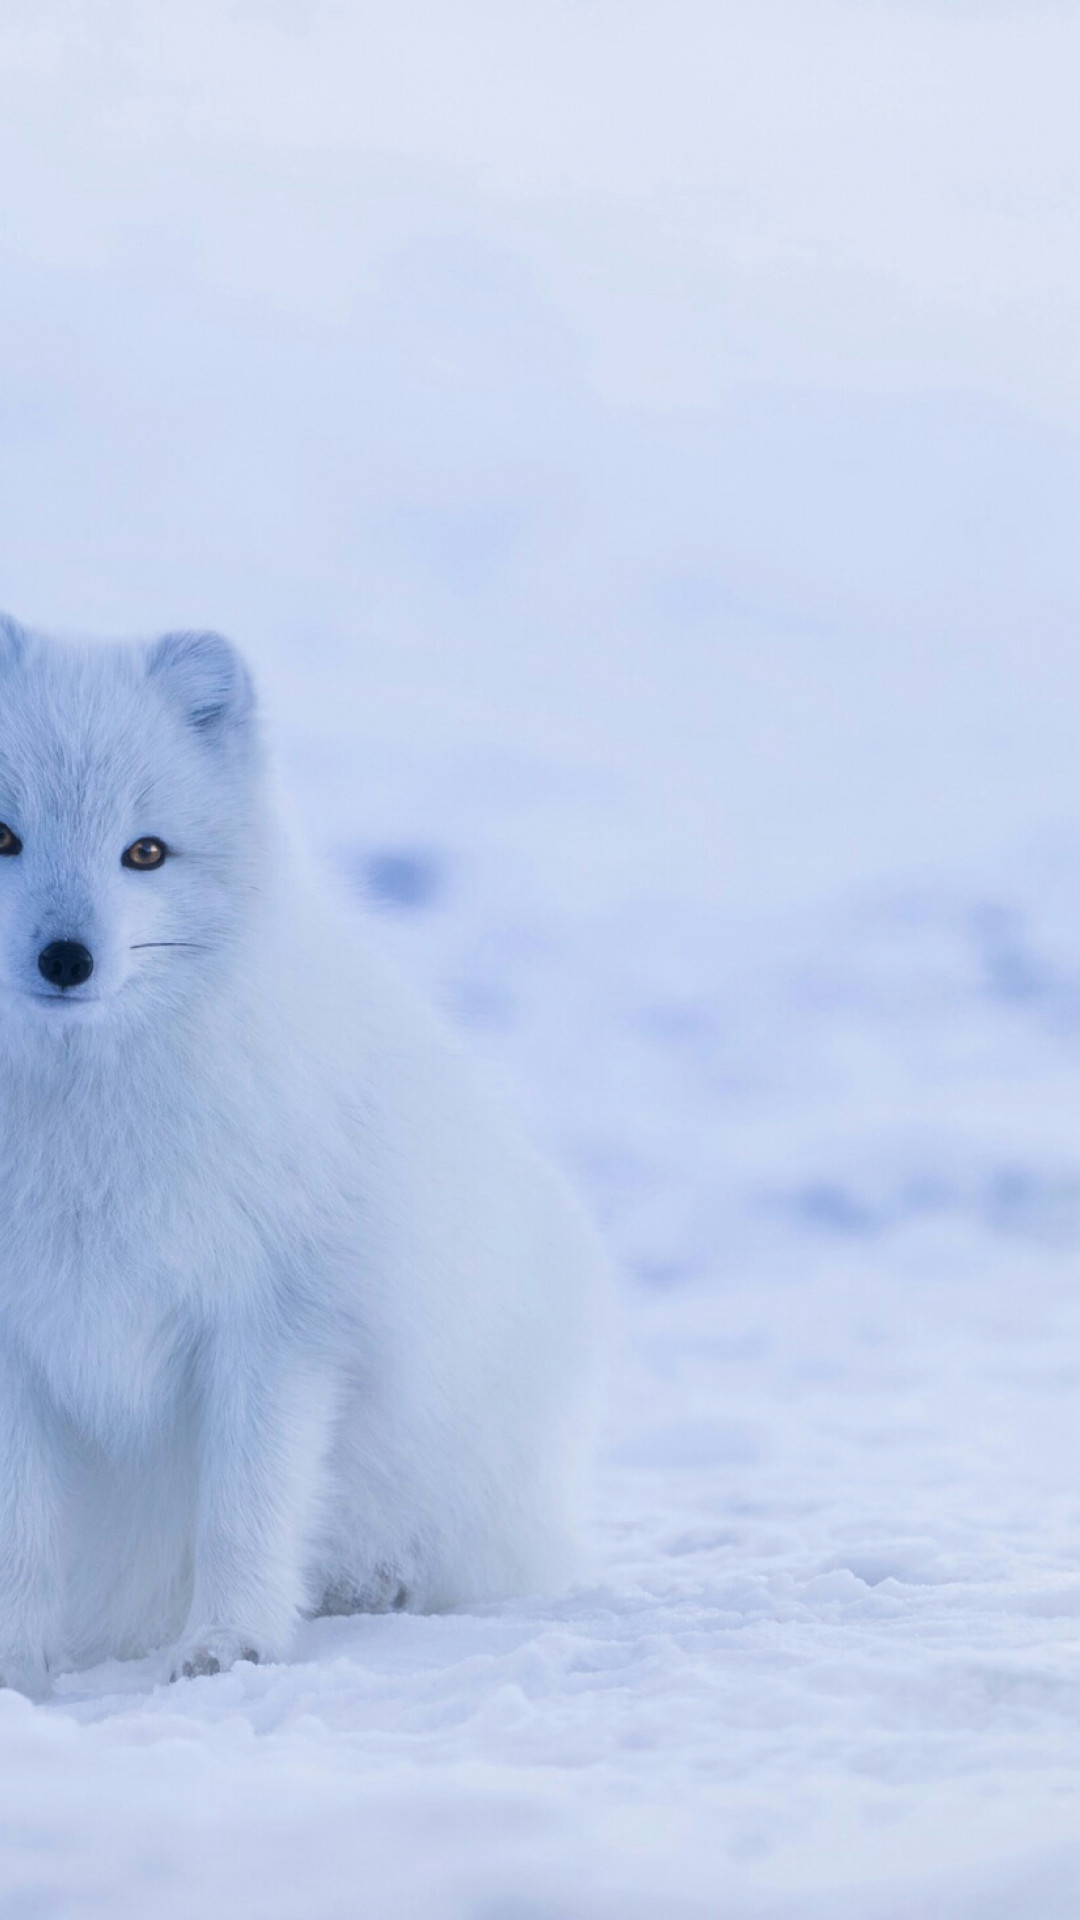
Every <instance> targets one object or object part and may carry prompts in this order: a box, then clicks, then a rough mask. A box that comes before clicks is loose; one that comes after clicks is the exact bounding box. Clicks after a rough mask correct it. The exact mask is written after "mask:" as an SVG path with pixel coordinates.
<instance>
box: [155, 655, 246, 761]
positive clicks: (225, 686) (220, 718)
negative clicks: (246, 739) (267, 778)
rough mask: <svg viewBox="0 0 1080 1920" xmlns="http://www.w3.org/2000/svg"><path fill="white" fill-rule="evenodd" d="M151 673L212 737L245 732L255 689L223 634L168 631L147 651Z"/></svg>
mask: <svg viewBox="0 0 1080 1920" xmlns="http://www.w3.org/2000/svg"><path fill="white" fill-rule="evenodd" d="M146 670H147V673H148V674H149V675H150V677H151V679H156V680H158V681H160V683H161V686H162V690H163V691H166V692H167V693H168V695H169V697H170V699H172V700H175V701H176V703H177V705H178V706H180V707H181V708H182V709H183V712H184V715H185V718H186V719H187V721H188V724H189V726H192V727H194V729H195V731H196V733H201V734H203V735H204V736H205V737H206V738H207V739H212V738H223V737H225V736H227V735H229V734H236V733H238V732H241V731H246V730H247V729H248V728H249V727H250V724H251V718H252V715H253V713H254V710H255V689H254V687H253V686H252V684H251V675H250V674H249V672H248V670H247V668H246V666H245V665H244V662H243V661H242V660H241V658H240V655H239V654H238V653H237V651H236V648H235V647H232V646H230V644H229V642H228V641H227V640H223V639H222V637H221V635H220V634H219V633H166V634H163V635H162V638H161V639H160V640H155V641H153V642H152V644H151V645H150V647H149V648H148V650H147V655H146Z"/></svg>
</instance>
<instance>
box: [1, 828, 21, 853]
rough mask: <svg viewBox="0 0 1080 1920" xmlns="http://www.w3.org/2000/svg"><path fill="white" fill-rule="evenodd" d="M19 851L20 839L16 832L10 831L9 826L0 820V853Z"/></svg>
mask: <svg viewBox="0 0 1080 1920" xmlns="http://www.w3.org/2000/svg"><path fill="white" fill-rule="evenodd" d="M21 852H22V841H21V840H20V839H19V836H18V834H17V833H12V831H11V828H10V827H5V826H4V825H3V823H2V822H0V854H5V853H21Z"/></svg>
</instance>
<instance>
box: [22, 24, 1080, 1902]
mask: <svg viewBox="0 0 1080 1920" xmlns="http://www.w3.org/2000/svg"><path fill="white" fill-rule="evenodd" d="M1078 61H1080V20H1078V18H1077V14H1076V10H1075V9H1074V8H1072V7H1070V6H1068V5H1067V4H1053V0H1045V4H1038V3H1037V0H1022V4H1015V5H1013V4H1009V3H1008V0H998V3H997V4H992V3H991V0H985V4H982V3H980V0H940V4H934V0H924V3H923V4H915V0H911V4H906V3H905V0H876V3H871V0H755V4H754V6H752V7H751V6H745V5H741V4H727V3H726V0H665V4H664V5H659V4H657V3H656V0H618V4H616V0H594V4H591V5H589V6H584V5H582V6H576V5H570V4H567V5H562V4H557V3H555V0H520V4H515V5H513V6H501V5H500V6H496V5H495V4H494V0H492V3H491V4H481V0H451V3H450V4H443V5H440V4H436V3H435V0H396V3H395V4H394V5H393V6H390V5H382V4H379V5H363V4H359V3H358V4H357V5H356V6H350V7H338V6H334V5H330V4H326V5H321V4H314V3H313V4H295V5H289V4H287V0H273V3H272V0H245V4H243V5H240V4H236V5H221V4H219V0H213V4H212V3H211V0H184V4H183V5H181V4H180V0H157V3H156V4H152V5H147V6H145V7H137V8H132V9H124V8H122V7H119V6H115V7H114V6H112V5H109V4H106V0H82V4H80V3H79V0H34V4H32V5H31V4H29V0H27V3H26V4H21V0H13V4H11V5H9V6H7V7H6V8H5V9H4V10H3V13H2V18H0V182H2V186H0V202H2V206H0V211H2V221H0V277H2V284H3V300H2V301H0V349H2V352H0V366H2V367H3V368H4V390H3V396H2V405H0V421H2V431H3V435H4V451H5V459H4V460H3V462H0V600H2V601H3V602H5V603H6V604H7V605H9V606H10V607H11V608H12V610H13V611H14V612H16V613H17V614H18V615H20V616H21V617H23V618H25V619H27V620H30V621H37V622H39V623H40V624H42V625H43V626H46V627H57V626H59V627H63V626H65V625H67V626H70V627H80V628H86V629H90V630H94V629H97V630H102V631H149V630H152V629H154V628H160V627H164V626H177V625H181V624H184V623H190V624H201V623H214V624H218V625H221V626H223V627H225V628H226V629H227V630H229V631H230V632H231V633H233V634H234V636H235V637H236V638H237V640H238V641H240V642H241V644H243V645H244V646H245V647H246V648H247V649H248V651H249V652H250V653H251V654H252V655H253V656H254V658H255V660H256V664H257V665H258V667H259V668H260V670H261V673H262V677H263V679H264V682H265V684H266V685H267V688H268V696H269V699H268V704H269V706H270V708H271V710H272V712H273V714H274V716H275V721H276V731H277V734H278V737H279V739H280V740H281V742H282V745H283V749H284V752H285V756H286V759H287V763H288V772H289V776H290V779H291V783H292V788H293V790H294V792H295V795H296V805H297V808H298V810H299V811H300V813H301V815H302V817H303V823H304V825H305V827H306V829H307V831H308V834H309V836H310V838H311V840H312V842H313V844H314V845H315V846H317V847H318V849H319V850H320V852H321V855H322V856H323V857H324V858H325V860H326V862H327V864H328V866H329V867H331V868H333V869H334V870H335V871H336V874H337V876H338V879H339V880H340V882H341V883H342V884H344V885H345V886H347V887H349V888H351V889H352V890H353V891H354V893H355V894H356V896H357V898H358V900H359V899H360V898H361V897H365V898H366V900H367V902H368V906H369V909H370V911H371V913H372V917H373V919H374V920H375V922H376V924H377V928H378V930H379V932H380V937H382V938H383V939H384V940H385V941H386V943H387V944H388V945H390V946H391V947H393V948H395V949H396V950H397V952H398V954H399V956H400V960H401V964H402V965H403V966H405V967H406V968H407V969H409V970H410V971H411V972H413V973H414V974H415V975H416V976H417V977H418V978H420V979H421V980H422V981H424V982H426V983H427V984H428V985H429V986H430V988H431V989H432V991H434V992H435V993H436V994H437V995H438V996H439V997H440V998H441V999H442V1000H443V1001H444V1003H445V1004H446V1005H447V1006H448V1008H449V1009H450V1010H451V1012H452V1013H453V1014H454V1015H455V1017H456V1018H457V1019H458V1020H459V1021H460V1022H461V1023H462V1025H463V1026H464V1027H466V1028H467V1029H468V1030H469V1031H470V1033H471V1037H472V1043H473V1045H474V1046H475V1048H476V1049H477V1051H478V1052H479V1053H480V1054H481V1055H482V1056H483V1058H484V1059H485V1060H486V1061H487V1063H488V1065H489V1067H490V1070H491V1071H492V1072H493V1073H495V1074H497V1075H498V1076H500V1077H501V1078H502V1079H504V1080H505V1081H507V1082H508V1083H509V1084H511V1085H512V1087H513V1088H514V1089H515V1091H516V1094H517V1097H518V1098H519V1100H520V1101H522V1102H523V1103H524V1104H525V1105H526V1107H527V1109H528V1111H529V1114H530V1118H531V1121H532V1125H533V1127H534V1130H535V1132H536V1133H537V1135H538V1136H539V1137H540V1138H541V1139H542V1140H543V1141H544V1142H545V1143H546V1144H547V1145H548V1146H549V1147H550V1149H551V1150H552V1151H553V1152H555V1153H556V1154H557V1155H558V1156H559V1157H560V1158H562V1159H563V1160H564V1162H566V1163H567V1164H568V1165H569V1166H570V1167H571V1168H572V1169H574V1170H575V1172H576V1174H577V1177H578V1178H579V1180H580V1181H581V1183H582V1184H583V1186H584V1188H585V1189H586V1191H587V1192H588V1193H589V1194H590V1195H591V1197H592V1199H593V1202H594V1204H595V1205H596V1207H597V1208H598V1210H599V1211H600V1212H601V1214H602V1216H603V1218H604V1219H605V1221H606V1224H607V1228H608V1231H609V1234H610V1237H611V1240H612V1243H613V1245H614V1246H615V1248H616V1250H617V1252H618V1254H619V1256H620V1259H621V1262H622V1267H623V1272H624V1286H623V1298H624V1303H625V1325H626V1331H625V1340H624V1345H623V1351H622V1354H621V1357H620V1360H619V1364H618V1368H617V1377H616V1382H615V1392H614V1400H613V1407H612V1418H611V1431H610V1435H609V1442H608V1447H607V1451H606V1456H605V1461H604V1467H603V1475H602V1484H601V1487H600V1489H599V1502H598V1505H599V1549H598V1563H597V1568H596V1574H595V1579H594V1581H593V1583H592V1584H590V1585H589V1586H588V1587H586V1588H585V1589H583V1590H582V1591H579V1592H576V1593H573V1594H570V1595H564V1596H558V1597H550V1596H549V1597H546V1598H544V1597H540V1598H534V1599H530V1600H523V1601H521V1602H520V1603H518V1604H516V1605H513V1606H509V1607H503V1608H499V1609H496V1610H491V1611H489V1612H484V1613H480V1614H473V1615H469V1616H457V1617H446V1618H438V1619H412V1618H401V1617H396V1616H395V1617H389V1618H382V1619H368V1620H356V1621H340V1620H335V1621H322V1622H318V1623H316V1624H314V1625H312V1626H311V1627H309V1628H307V1629H306V1630H305V1632H304V1634H303V1636H302V1641H301V1646H300V1651H299V1655H298V1658H297V1660H296V1661H295V1663H293V1664H292V1665H290V1666H288V1667H278V1668H267V1669H256V1668H251V1667H242V1668H239V1669H237V1670H236V1671H235V1672H233V1673H231V1674H229V1675H226V1676H222V1677H218V1678H214V1679H202V1680H197V1681H193V1682H191V1683H188V1684H184V1685H181V1686H177V1687H171V1688H170V1687H166V1686H159V1685H156V1684H155V1683H154V1672H153V1670H152V1667H151V1665H149V1664H147V1665H140V1666H121V1665H114V1666H111V1667H108V1668H105V1669H99V1670H97V1671H95V1672H92V1673H87V1674H81V1675H78V1676H65V1677H63V1678H62V1679H61V1681H60V1683H59V1686H58V1689H57V1695H56V1698H55V1700H54V1701H53V1702H52V1703H51V1704H49V1705H47V1706H45V1707H33V1706H31V1705H30V1704H29V1703H27V1702H26V1701H24V1700H23V1699H21V1698H19V1697H17V1696H15V1695H10V1694H0V1791H2V1802H3V1810H4V1812H3V1827H4V1831H3V1845H2V1848H0V1911H3V1912H5V1913H11V1914H12V1915H18V1916H23V1915H31V1914H32V1915H34V1916H35V1920H37V1917H38V1916H43V1915H44V1916H52V1915H57V1916H60V1915H62V1916H65V1920H67V1916H73V1915H74V1916H81V1915H84V1914H97V1913H102V1914H106V1913H107V1914H108V1915H109V1916H110V1917H115V1920H126V1917H127V1916H136V1915H137V1916H139V1917H140V1920H141V1917H142V1916H144V1915H145V1914H147V1913H149V1912H153V1913H154V1914H156V1915H161V1916H163V1920H172V1916H181V1915H183V1916H187V1915H199V1916H203V1917H212V1920H216V1916H218V1915H219V1914H220V1915H230V1916H231V1915H237V1916H247V1915H251V1916H253V1917H254V1916H264V1917H266V1920H307V1917H308V1916H311V1915H318V1916H319V1920H339V1916H340V1920H345V1917H346V1916H349V1920H351V1917H352V1916H355V1915H357V1914H371V1915H372V1916H377V1917H378V1920H398V1916H401V1917H402V1920H404V1916H406V1915H408V1916H413V1915H418V1914H419V1915H423V1916H424V1920H614V1917H615V1916H619V1920H669V1916H670V1920H681V1916H684V1915H685V1916H695V1917H696V1916H706V1915H707V1916H709V1917H710V1920H713V1917H718V1920H848V1917H850V1920H914V1917H915V1916H919V1917H920V1920H921V1916H924V1915H928V1914H932V1915H933V1916H934V1920H1021V1917H1022V1920H1073V1916H1074V1915H1075V1913H1076V1911H1077V1904H1078V1899H1080V1891H1078V1890H1080V1840H1078V1839H1077V1837H1076V1836H1077V1834H1078V1832H1080V1449H1078V1447H1077V1444H1076V1442H1077V1435H1078V1432H1080V777H1078V770H1077V744H1076V743H1077V740H1078V738H1080V674H1078V671H1077V665H1076V654H1077V646H1076V635H1077V633H1078V631H1080V617H1078V616H1080V605H1078V601H1080V593H1078V576H1077V567H1076V543H1075V527H1076V510H1077V505H1078V501H1080V450H1078V439H1077V426H1078V422H1080V385H1078V364H1077V361H1076V357H1075V328H1074V326H1073V324H1072V316H1073V315H1074V314H1075V311H1076V306H1077V300H1078V298H1080V265H1078V262H1080V249H1078V248H1077V247H1076V244H1075V231H1074V224H1075V207H1076V204H1077V200H1078V196H1080V146H1078V143H1077V141H1076V137H1075V97H1074V96H1075V75H1076V72H1077V67H1078Z"/></svg>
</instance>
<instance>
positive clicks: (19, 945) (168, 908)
mask: <svg viewBox="0 0 1080 1920" xmlns="http://www.w3.org/2000/svg"><path fill="white" fill-rule="evenodd" d="M259 784H260V783H259V754H258V750H257V739H256V728H255V720H254V700H253V695H252V688H251V681H250V679H249V676H248V673H247V669H246V667H245V666H244V664H243V662H242V660H241V659H240V657H239V655H238V654H237V653H236V652H235V651H234V649H233V648H232V647H231V646H229V644H228V643H227V642H226V641H224V640H222V639H219V637H218V636H217V635H216V634H207V633H173V634H167V635H166V636H165V637H164V638H163V639H160V640H156V641H153V642H151V643H149V644H147V645H137V646H99V647H89V646H87V647H82V646H74V645H68V644H66V643H61V642H57V641H52V640H46V639H43V638H41V637H39V636H37V635H34V634H30V633H27V632H25V631H24V630H23V629H22V628H20V627H18V626H16V625H15V624H14V623H13V622H11V621H9V620H3V619H0V1025H2V1024H5V1023H7V1022H9V1021H20V1022H26V1021H33V1022H37V1023H40V1024H42V1025H47V1024H52V1025H53V1026H54V1027H56V1028H57V1029H59V1030H63V1029H65V1028H68V1027H70V1025H71V1023H72V1022H75V1023H80V1022H83V1021H87V1020H92V1021H96V1020H101V1019H109V1020H114V1019H120V1018H128V1017H131V1018H136V1017H138V1016H139V1014H140V1012H142V1013H146V1012H150V1011H156V1012H157V1013H159V1014H161V1013H164V1014H165V1015H166V1016H167V1015H168V1013H169V1011H170V1009H172V1010H173V1011H174V1012H179V1011H180V1010H181V1008H182V1006H184V1005H185V1004H188V1003H189V1002H190V1001H191V999H192V996H195V995H198V994H199V993H200V992H201V991H203V990H204V989H205V985H206V982H207V980H208V978H209V977H210V970H211V968H212V967H213V966H214V964H215V959H216V958H220V956H221V955H222V954H223V952H225V951H226V950H227V949H228V948H229V946H230V945H231V944H233V943H234V942H235V940H236V938H237V936H238V934H239V932H240V930H241V928H242V926H243V925H244V923H245V916H246V910H247V907H248V904H249V902H250V899H251V897H252V893H253V891H257V890H258V886H259V871H260V865H261V858H260V856H261V845H260V835H261V832H262V828H261V824H260V822H261V813H260V808H259V806H258V804H257V794H258V788H259Z"/></svg>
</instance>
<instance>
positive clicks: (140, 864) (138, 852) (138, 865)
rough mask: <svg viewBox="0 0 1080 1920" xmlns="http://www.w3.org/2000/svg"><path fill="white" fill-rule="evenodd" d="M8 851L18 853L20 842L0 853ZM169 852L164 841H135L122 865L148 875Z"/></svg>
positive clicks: (122, 857) (122, 858) (0, 846)
mask: <svg viewBox="0 0 1080 1920" xmlns="http://www.w3.org/2000/svg"><path fill="white" fill-rule="evenodd" d="M5 831H6V829H5ZM8 851H12V852H14V853H18V851H19V846H18V841H16V843H15V846H14V848H12V849H8V848H7V847H4V846H3V845H0V853H7V852H8ZM168 851H169V849H168V847H167V846H166V845H165V842H164V841H163V840H152V839H150V840H133V841H132V843H131V845H130V847H126V848H125V849H124V852H123V853H122V854H121V856H120V865H121V866H122V867H134V868H135V870H136V872H137V873H146V872H148V871H149V869H150V868H151V867H160V865H161V863H162V861H163V860H164V858H165V855H166V854H167V853H168Z"/></svg>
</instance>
